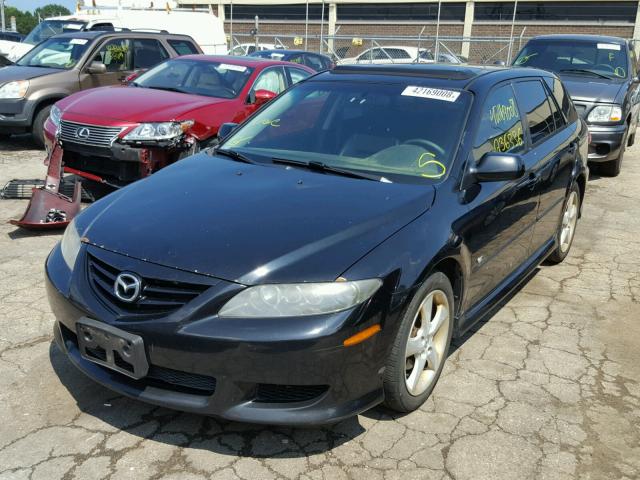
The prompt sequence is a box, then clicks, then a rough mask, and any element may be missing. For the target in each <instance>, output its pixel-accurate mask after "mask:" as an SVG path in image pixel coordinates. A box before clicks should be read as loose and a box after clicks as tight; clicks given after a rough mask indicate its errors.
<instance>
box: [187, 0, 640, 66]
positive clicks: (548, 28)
mask: <svg viewBox="0 0 640 480" xmlns="http://www.w3.org/2000/svg"><path fill="white" fill-rule="evenodd" d="M178 3H179V4H180V6H181V7H193V8H211V9H212V10H213V12H214V13H215V14H216V15H218V16H220V17H221V18H223V19H224V20H225V25H226V29H225V30H226V31H227V33H229V32H233V33H234V35H236V36H237V35H240V36H241V37H243V38H246V39H247V41H250V37H248V36H247V35H246V34H248V33H249V32H250V31H251V30H252V29H253V28H254V22H255V16H256V15H257V16H258V17H259V32H260V36H261V37H260V38H261V39H262V38H264V37H265V36H267V37H272V38H273V37H275V36H278V35H300V36H304V35H305V32H306V33H307V34H308V35H309V36H312V35H316V36H317V35H319V34H320V33H321V32H322V33H323V34H324V35H327V34H328V35H333V34H336V33H337V35H339V36H346V37H384V36H401V37H419V36H420V37H430V36H431V37H433V36H434V35H435V34H436V26H437V25H438V27H437V28H438V34H439V35H440V36H441V37H445V38H446V37H465V38H467V37H471V38H473V39H476V40H475V42H476V43H475V47H474V40H472V41H471V42H457V43H454V44H453V48H454V49H455V50H457V53H462V54H463V55H465V56H470V50H471V56H472V57H473V56H474V55H473V51H474V48H480V46H481V44H480V43H478V42H480V40H479V39H481V38H487V37H510V35H511V29H512V20H513V13H514V11H513V10H514V5H515V2H514V1H488V0H467V1H460V0H442V1H441V6H440V22H439V24H438V22H437V19H438V2H437V1H434V0H413V1H410V2H405V1H397V0H324V1H323V0H309V1H308V2H304V1H301V0H178ZM307 12H308V13H307ZM548 33H594V34H603V35H614V36H619V37H623V38H629V39H631V38H639V39H640V2H639V1H638V0H634V1H617V0H615V1H614V0H582V1H573V0H538V1H522V0H520V1H518V2H517V9H516V15H515V22H514V23H513V35H514V36H515V37H516V38H518V37H522V38H527V37H532V36H535V35H541V34H548ZM265 40H266V38H265ZM236 41H237V38H236ZM314 42H315V43H314V44H313V45H312V44H311V41H310V43H309V45H308V48H310V49H311V48H317V47H318V46H319V43H318V42H317V41H314ZM345 44H346V40H345ZM349 44H351V42H349ZM289 46H290V45H289ZM332 46H333V44H332ZM364 46H366V42H365V45H364ZM517 46H518V45H516V47H517ZM362 48H364V47H361V48H360V50H361V49H362ZM357 50H358V49H357V48H356V51H357ZM349 54H350V55H351V54H353V49H352V50H351V51H350V53H349Z"/></svg>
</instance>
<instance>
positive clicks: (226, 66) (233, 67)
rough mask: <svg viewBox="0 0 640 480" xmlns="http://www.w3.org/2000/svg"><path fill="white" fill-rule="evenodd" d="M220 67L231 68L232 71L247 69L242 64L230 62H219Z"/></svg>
mask: <svg viewBox="0 0 640 480" xmlns="http://www.w3.org/2000/svg"><path fill="white" fill-rule="evenodd" d="M220 68H221V69H223V70H231V71H233V72H244V71H246V70H247V67H245V66H244V65H231V64H230V63H221V64H220Z"/></svg>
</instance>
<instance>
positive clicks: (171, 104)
mask: <svg viewBox="0 0 640 480" xmlns="http://www.w3.org/2000/svg"><path fill="white" fill-rule="evenodd" d="M314 73H315V72H314V71H313V70H312V69H310V68H309V67H306V66H304V65H298V64H294V63H289V62H283V61H276V60H265V59H261V58H248V57H230V56H205V55H188V56H184V57H179V58H175V59H172V60H168V61H166V62H164V63H161V64H160V65H158V66H156V67H154V68H152V69H151V70H149V71H148V72H146V73H144V74H143V75H142V76H140V77H138V78H136V79H135V80H133V81H131V82H130V83H129V84H128V85H127V86H124V87H105V88H95V89H91V90H84V91H81V92H78V93H75V94H73V95H70V96H68V97H66V98H64V99H62V100H60V101H59V102H58V103H56V104H55V105H54V106H53V108H52V109H51V115H50V117H49V118H48V119H47V121H46V122H45V128H44V130H45V135H44V136H45V144H46V145H47V151H48V152H49V156H48V158H47V164H48V165H49V169H48V172H47V180H46V187H44V188H42V189H39V190H34V195H33V198H32V202H31V204H30V205H29V208H28V209H27V212H26V213H25V215H24V217H23V218H22V219H21V220H18V221H13V222H12V223H15V224H17V225H20V226H23V227H27V228H29V227H31V228H39V227H49V228H51V227H55V226H64V225H66V224H67V223H68V222H69V221H70V220H71V218H72V217H73V216H74V215H75V213H76V212H77V210H78V208H79V201H80V199H79V198H73V199H68V198H66V197H64V196H62V195H61V194H60V193H59V191H58V190H59V182H60V179H61V178H62V176H63V173H65V172H66V173H72V174H75V175H77V176H79V177H82V178H84V179H87V180H90V181H91V182H97V183H99V184H102V185H106V186H108V187H111V188H118V187H120V186H123V185H126V184H128V183H131V182H133V181H135V180H138V179H140V178H143V177H146V176H147V175H150V174H151V173H153V172H155V171H157V170H159V169H160V168H162V167H164V166H166V165H168V164H170V163H173V162H175V161H176V160H179V159H181V158H183V157H186V156H188V155H191V154H193V153H195V152H197V151H199V150H201V149H202V148H204V147H207V146H210V145H213V144H215V143H216V142H217V133H218V129H219V127H220V125H222V124H223V123H226V122H234V123H240V122H241V121H243V120H244V119H245V118H247V117H248V116H249V115H251V114H252V113H253V112H254V111H255V110H257V109H258V108H259V107H260V106H261V105H263V104H264V103H266V102H268V101H269V100H271V99H272V98H274V97H275V96H277V95H278V94H279V93H280V92H282V91H283V90H285V89H286V88H287V87H289V86H290V85H292V84H294V83H296V82H298V81H300V80H302V79H304V78H306V77H308V76H309V75H312V74H314ZM85 183H86V182H85ZM90 185H92V186H93V185H95V184H91V183H90ZM76 191H79V190H78V189H76ZM76 197H79V195H76Z"/></svg>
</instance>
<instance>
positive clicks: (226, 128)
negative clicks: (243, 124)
mask: <svg viewBox="0 0 640 480" xmlns="http://www.w3.org/2000/svg"><path fill="white" fill-rule="evenodd" d="M237 126H238V124H237V123H231V122H228V123H223V124H222V125H220V128H219V129H218V138H219V139H220V140H222V139H223V138H226V137H228V136H229V134H230V133H231V132H233V131H234V130H235V129H236V127H237Z"/></svg>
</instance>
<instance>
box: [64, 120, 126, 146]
mask: <svg viewBox="0 0 640 480" xmlns="http://www.w3.org/2000/svg"><path fill="white" fill-rule="evenodd" d="M122 130H124V128H123V127H103V126H98V125H87V124H84V123H76V122H69V121H68V120H62V121H61V122H60V140H62V141H63V142H72V143H80V144H82V145H90V146H92V147H110V146H111V143H113V141H114V140H115V139H116V138H117V137H118V134H119V133H120V132H122ZM78 133H85V134H86V136H85V137H82V136H78Z"/></svg>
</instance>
